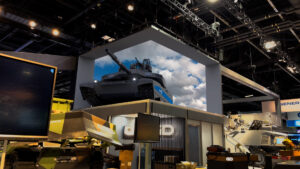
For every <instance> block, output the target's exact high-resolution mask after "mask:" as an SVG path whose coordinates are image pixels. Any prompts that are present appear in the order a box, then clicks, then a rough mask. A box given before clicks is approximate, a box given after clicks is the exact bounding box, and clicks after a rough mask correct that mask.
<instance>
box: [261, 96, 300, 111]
mask: <svg viewBox="0 0 300 169" xmlns="http://www.w3.org/2000/svg"><path fill="white" fill-rule="evenodd" d="M280 103H281V112H300V99H289V100H281V101H280ZM262 112H275V102H274V101H267V102H262Z"/></svg>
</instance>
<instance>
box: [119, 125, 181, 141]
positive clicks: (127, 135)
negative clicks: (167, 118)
mask: <svg viewBox="0 0 300 169" xmlns="http://www.w3.org/2000/svg"><path fill="white" fill-rule="evenodd" d="M123 134H124V139H131V138H133V137H134V128H133V127H131V126H125V127H124V133H123ZM174 134H175V128H174V127H173V126H172V125H170V124H164V125H161V126H160V135H161V136H167V137H168V136H169V137H171V136H173V135H174Z"/></svg>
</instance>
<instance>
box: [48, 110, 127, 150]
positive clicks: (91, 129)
mask: <svg viewBox="0 0 300 169" xmlns="http://www.w3.org/2000/svg"><path fill="white" fill-rule="evenodd" d="M74 124H76V125H74ZM48 137H49V138H48V141H57V140H63V139H76V138H84V137H90V138H95V139H98V140H102V141H106V142H108V143H111V144H115V145H122V144H121V143H120V141H119V140H118V136H117V133H116V130H115V125H114V124H112V123H109V122H107V121H106V120H103V119H101V118H99V117H97V116H94V115H91V114H89V113H87V112H84V111H73V112H67V113H54V114H51V120H50V127H49V135H48Z"/></svg>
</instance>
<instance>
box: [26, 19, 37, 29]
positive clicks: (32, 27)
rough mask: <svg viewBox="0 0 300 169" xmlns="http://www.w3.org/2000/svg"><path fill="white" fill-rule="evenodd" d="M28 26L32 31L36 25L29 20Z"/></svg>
mask: <svg viewBox="0 0 300 169" xmlns="http://www.w3.org/2000/svg"><path fill="white" fill-rule="evenodd" d="M28 25H29V27H30V28H31V29H34V28H35V27H36V26H37V23H36V22H35V21H34V20H30V21H29V22H28Z"/></svg>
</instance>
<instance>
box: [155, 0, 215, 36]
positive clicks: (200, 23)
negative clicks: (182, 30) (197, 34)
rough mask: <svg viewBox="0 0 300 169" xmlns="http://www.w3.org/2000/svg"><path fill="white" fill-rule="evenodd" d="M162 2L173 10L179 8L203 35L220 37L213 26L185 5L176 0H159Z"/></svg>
mask: <svg viewBox="0 0 300 169" xmlns="http://www.w3.org/2000/svg"><path fill="white" fill-rule="evenodd" d="M161 1H162V2H163V3H164V4H166V5H167V6H169V7H171V8H172V9H174V10H179V11H180V12H181V13H182V15H183V16H185V18H186V19H187V20H188V21H190V22H191V23H192V24H193V25H195V26H196V27H197V28H199V29H200V30H202V31H204V32H205V35H208V36H211V37H213V38H215V39H220V38H221V35H220V33H219V31H218V30H217V29H216V28H214V27H213V26H211V25H209V24H208V23H206V22H205V21H204V20H203V19H201V18H200V17H199V16H197V15H196V14H195V13H194V12H192V11H191V10H190V9H189V8H188V7H187V6H186V5H183V4H181V3H180V2H178V1H177V0H161Z"/></svg>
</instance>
